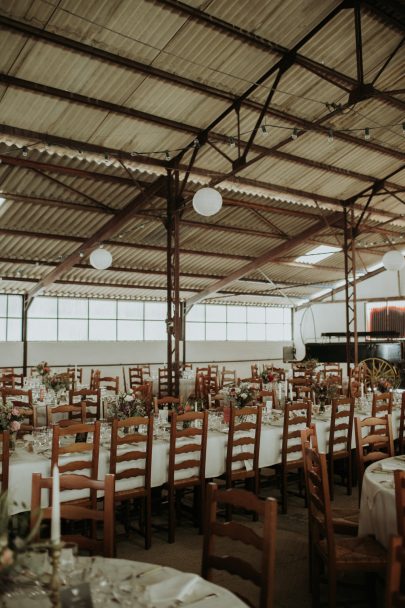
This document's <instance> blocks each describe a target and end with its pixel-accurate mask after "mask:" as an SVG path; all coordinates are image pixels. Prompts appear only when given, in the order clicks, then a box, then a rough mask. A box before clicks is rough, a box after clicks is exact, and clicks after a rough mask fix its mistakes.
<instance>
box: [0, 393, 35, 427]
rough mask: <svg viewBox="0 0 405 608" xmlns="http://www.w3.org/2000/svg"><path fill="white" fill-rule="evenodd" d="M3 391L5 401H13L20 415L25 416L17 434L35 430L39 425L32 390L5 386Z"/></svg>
mask: <svg viewBox="0 0 405 608" xmlns="http://www.w3.org/2000/svg"><path fill="white" fill-rule="evenodd" d="M1 393H2V397H3V402H4V403H5V402H6V401H11V402H12V404H13V407H15V408H16V409H17V410H18V413H19V415H20V416H22V418H23V419H22V422H21V427H20V430H19V431H18V433H17V435H18V436H22V435H24V433H28V432H31V431H33V430H34V429H35V428H36V427H37V410H36V408H35V407H34V406H33V402H32V390H31V389H30V390H28V391H25V390H22V389H20V388H4V389H2V391H1Z"/></svg>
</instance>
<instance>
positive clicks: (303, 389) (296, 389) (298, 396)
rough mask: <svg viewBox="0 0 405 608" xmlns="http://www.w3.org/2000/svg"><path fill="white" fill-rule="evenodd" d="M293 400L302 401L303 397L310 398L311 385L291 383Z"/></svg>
mask: <svg viewBox="0 0 405 608" xmlns="http://www.w3.org/2000/svg"><path fill="white" fill-rule="evenodd" d="M292 386H293V389H292V394H293V401H302V400H303V399H311V398H312V387H311V386H307V385H305V384H294V385H292Z"/></svg>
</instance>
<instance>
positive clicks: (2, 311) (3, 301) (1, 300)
mask: <svg viewBox="0 0 405 608" xmlns="http://www.w3.org/2000/svg"><path fill="white" fill-rule="evenodd" d="M6 314H7V296H0V317H5V316H6Z"/></svg>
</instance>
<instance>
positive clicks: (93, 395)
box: [69, 388, 101, 420]
mask: <svg viewBox="0 0 405 608" xmlns="http://www.w3.org/2000/svg"><path fill="white" fill-rule="evenodd" d="M78 403H83V404H84V405H85V408H86V420H100V418H101V391H100V389H99V388H98V389H88V388H82V389H80V390H79V391H69V404H70V405H77V404H78ZM72 418H74V416H72Z"/></svg>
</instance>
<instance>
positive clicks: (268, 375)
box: [260, 369, 278, 384]
mask: <svg viewBox="0 0 405 608" xmlns="http://www.w3.org/2000/svg"><path fill="white" fill-rule="evenodd" d="M260 376H261V378H262V380H263V382H264V383H265V384H270V383H271V382H275V381H276V380H278V378H277V376H276V374H273V373H272V372H270V371H268V370H267V369H264V370H263V371H262V373H261V374H260Z"/></svg>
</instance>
